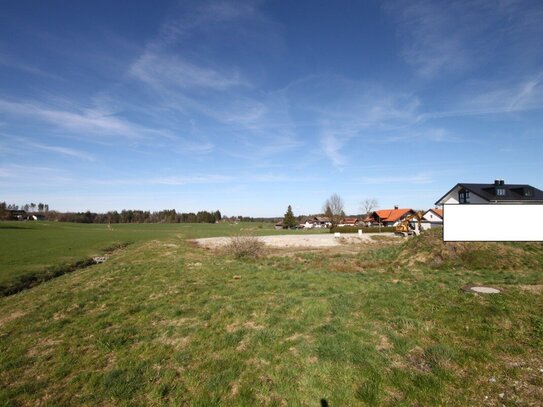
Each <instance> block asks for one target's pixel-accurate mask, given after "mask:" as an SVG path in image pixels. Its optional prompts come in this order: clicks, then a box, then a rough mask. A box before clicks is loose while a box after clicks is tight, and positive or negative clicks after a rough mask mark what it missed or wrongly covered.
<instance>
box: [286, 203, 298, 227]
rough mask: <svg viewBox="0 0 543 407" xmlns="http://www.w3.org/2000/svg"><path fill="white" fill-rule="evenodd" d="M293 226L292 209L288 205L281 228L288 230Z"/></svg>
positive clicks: (294, 224)
mask: <svg viewBox="0 0 543 407" xmlns="http://www.w3.org/2000/svg"><path fill="white" fill-rule="evenodd" d="M295 226H296V219H295V218H294V214H293V213H292V207H291V206H290V205H289V206H288V208H287V213H285V217H284V218H283V227H285V228H288V229H290V228H293V227H295Z"/></svg>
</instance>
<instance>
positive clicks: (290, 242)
mask: <svg viewBox="0 0 543 407" xmlns="http://www.w3.org/2000/svg"><path fill="white" fill-rule="evenodd" d="M372 236H387V237H394V233H365V234H363V235H361V236H360V235H358V234H356V233H342V234H341V235H340V236H339V237H336V236H334V234H332V233H323V234H322V235H321V234H319V235H275V236H259V237H258V240H260V241H261V242H262V243H264V244H265V245H266V246H269V247H275V248H285V247H314V248H317V247H335V246H341V245H345V244H359V243H369V244H372V243H376V242H377V241H376V240H374V239H373V238H372ZM194 242H196V243H198V244H199V245H200V246H203V247H207V248H211V249H215V248H220V247H223V246H226V245H227V244H228V243H229V242H230V238H229V237H207V238H203V239H195V240H194Z"/></svg>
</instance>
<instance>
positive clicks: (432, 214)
mask: <svg viewBox="0 0 543 407" xmlns="http://www.w3.org/2000/svg"><path fill="white" fill-rule="evenodd" d="M420 227H421V229H423V230H426V229H432V228H438V227H443V209H437V208H435V209H428V210H427V211H426V212H424V215H422V220H421V222H420Z"/></svg>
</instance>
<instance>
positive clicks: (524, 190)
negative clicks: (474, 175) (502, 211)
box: [436, 180, 543, 205]
mask: <svg viewBox="0 0 543 407" xmlns="http://www.w3.org/2000/svg"><path fill="white" fill-rule="evenodd" d="M462 190H463V191H467V192H468V193H469V198H468V200H467V202H464V203H501V202H503V203H542V202H543V191H541V190H539V189H537V188H534V187H532V186H531V185H526V184H506V183H505V182H504V181H503V180H496V181H494V183H493V184H471V183H459V184H456V185H455V186H454V187H453V188H452V189H451V190H450V191H449V192H447V193H446V194H445V195H443V196H442V197H441V198H440V199H439V200H438V201H437V202H436V205H443V204H458V203H460V202H459V194H460V192H461V191H462Z"/></svg>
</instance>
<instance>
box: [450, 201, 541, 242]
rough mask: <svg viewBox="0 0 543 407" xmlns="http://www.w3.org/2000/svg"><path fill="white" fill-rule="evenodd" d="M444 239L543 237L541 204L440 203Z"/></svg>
mask: <svg viewBox="0 0 543 407" xmlns="http://www.w3.org/2000/svg"><path fill="white" fill-rule="evenodd" d="M443 210H444V212H443V240H444V241H543V205H520V204H517V205H515V204H494V205H493V204H485V205H443Z"/></svg>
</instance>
